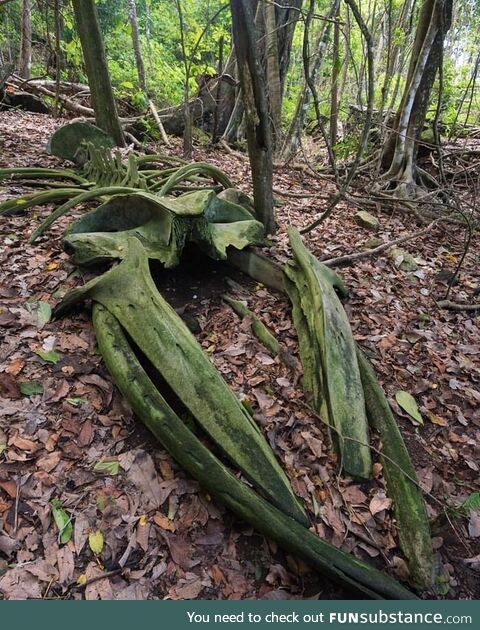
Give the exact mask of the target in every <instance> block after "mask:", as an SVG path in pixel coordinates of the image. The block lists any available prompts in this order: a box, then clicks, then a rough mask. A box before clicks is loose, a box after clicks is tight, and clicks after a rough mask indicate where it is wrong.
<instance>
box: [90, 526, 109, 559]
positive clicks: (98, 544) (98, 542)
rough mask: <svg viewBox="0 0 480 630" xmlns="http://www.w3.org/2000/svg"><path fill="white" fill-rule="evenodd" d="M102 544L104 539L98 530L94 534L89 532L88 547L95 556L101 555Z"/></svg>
mask: <svg viewBox="0 0 480 630" xmlns="http://www.w3.org/2000/svg"><path fill="white" fill-rule="evenodd" d="M104 544H105V538H104V536H103V533H102V531H101V530H100V529H97V530H95V531H94V532H90V533H89V534H88V546H89V547H90V549H91V550H92V551H93V553H94V554H95V555H96V556H98V555H100V554H101V553H102V551H103V546H104Z"/></svg>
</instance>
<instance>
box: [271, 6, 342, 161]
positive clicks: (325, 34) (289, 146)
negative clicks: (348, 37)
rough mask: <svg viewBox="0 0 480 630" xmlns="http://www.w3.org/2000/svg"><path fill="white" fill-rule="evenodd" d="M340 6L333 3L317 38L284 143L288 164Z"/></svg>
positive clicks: (294, 148) (296, 147) (296, 146)
mask: <svg viewBox="0 0 480 630" xmlns="http://www.w3.org/2000/svg"><path fill="white" fill-rule="evenodd" d="M339 5H340V0H334V1H333V3H332V5H331V8H330V12H329V14H328V18H329V19H328V21H326V22H325V24H324V26H323V28H322V29H321V30H320V31H319V33H318V36H317V38H316V41H315V45H314V49H315V57H314V59H313V63H312V64H311V65H310V77H309V80H307V78H304V82H303V86H302V90H301V92H300V95H299V97H298V101H297V106H296V108H295V114H294V115H293V118H292V121H291V123H290V126H289V128H288V131H287V133H286V135H285V139H284V142H283V147H282V160H284V161H285V162H288V160H290V159H291V158H292V157H293V156H294V155H295V153H296V152H297V149H298V147H299V145H300V137H301V134H302V131H303V125H304V122H305V116H306V113H307V111H308V107H309V104H310V98H311V95H312V94H311V91H310V88H309V87H308V83H309V82H311V83H312V84H313V85H315V83H316V81H317V76H318V73H319V72H320V69H321V67H322V64H323V62H324V60H325V51H326V49H327V46H328V42H329V39H330V33H331V29H332V21H331V20H332V19H333V18H334V17H335V15H336V13H337V11H338V7H339Z"/></svg>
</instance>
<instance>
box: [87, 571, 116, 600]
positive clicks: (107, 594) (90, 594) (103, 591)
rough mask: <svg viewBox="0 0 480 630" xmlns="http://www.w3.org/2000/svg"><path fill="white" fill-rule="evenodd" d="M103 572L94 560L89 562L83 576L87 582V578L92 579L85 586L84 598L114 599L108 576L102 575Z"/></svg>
mask: <svg viewBox="0 0 480 630" xmlns="http://www.w3.org/2000/svg"><path fill="white" fill-rule="evenodd" d="M104 575H105V572H104V571H102V569H101V568H100V567H99V566H98V564H96V563H95V562H90V564H89V565H88V566H87V569H86V571H85V577H86V578H87V582H88V581H89V580H94V579H96V578H101V579H96V581H95V582H92V583H91V584H88V585H87V586H86V587H85V599H87V600H97V599H102V600H110V599H115V598H114V595H113V589H112V585H111V584H110V580H109V579H108V577H103V576H104Z"/></svg>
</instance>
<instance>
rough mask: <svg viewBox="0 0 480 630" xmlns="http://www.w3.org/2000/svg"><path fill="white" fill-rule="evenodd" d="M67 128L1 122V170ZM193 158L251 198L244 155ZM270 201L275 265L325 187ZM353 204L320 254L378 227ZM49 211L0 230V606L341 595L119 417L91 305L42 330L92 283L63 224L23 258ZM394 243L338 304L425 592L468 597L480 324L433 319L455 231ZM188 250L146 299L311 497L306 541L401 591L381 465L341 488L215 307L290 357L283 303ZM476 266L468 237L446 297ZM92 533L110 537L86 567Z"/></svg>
mask: <svg viewBox="0 0 480 630" xmlns="http://www.w3.org/2000/svg"><path fill="white" fill-rule="evenodd" d="M62 122H64V121H56V120H54V119H53V118H50V117H49V116H46V115H40V114H27V113H22V112H18V111H16V112H8V113H1V114H0V167H5V166H35V165H38V166H53V165H55V164H60V162H59V161H58V160H56V159H55V158H52V157H51V156H49V155H48V154H47V153H46V150H45V145H46V140H47V138H48V136H49V135H50V134H51V133H52V131H53V130H54V129H55V127H56V126H57V125H59V124H61V123H62ZM194 157H195V159H201V160H206V161H210V162H212V163H214V164H216V165H217V166H219V167H220V168H222V169H223V170H225V171H226V172H227V173H228V174H229V175H230V176H231V178H232V179H233V181H234V182H235V183H236V184H237V185H238V186H239V187H240V188H242V189H243V190H245V191H247V192H248V191H249V190H250V180H249V169H248V165H247V163H245V161H243V160H241V159H239V158H237V157H235V156H233V155H230V154H227V153H225V152H223V151H222V150H219V149H215V150H214V149H208V148H205V147H200V146H199V147H196V151H195V156H194ZM2 186H3V188H0V200H3V199H6V198H8V197H10V196H12V195H14V194H21V193H23V192H24V191H25V189H23V188H21V186H19V185H18V184H16V183H15V182H4V183H3V184H2ZM275 189H276V191H277V192H276V197H277V201H278V207H277V212H278V222H279V225H280V229H279V231H278V233H277V234H276V235H275V237H274V238H273V239H272V243H271V248H270V255H273V256H274V257H275V258H276V260H277V261H278V262H281V263H283V262H285V261H286V259H287V258H288V256H289V249H288V243H287V238H286V227H287V226H288V225H295V226H297V227H301V226H304V225H306V224H308V223H310V222H311V221H312V219H313V218H314V217H316V216H317V215H318V213H320V212H321V211H322V209H323V208H324V206H325V197H326V196H327V195H328V193H329V192H331V189H332V185H331V184H330V183H329V180H328V179H318V178H316V177H313V176H312V175H310V174H308V170H303V171H301V170H294V169H289V168H285V169H282V170H281V171H278V172H276V173H275ZM279 191H280V192H279ZM284 193H286V194H287V195H288V196H284ZM299 195H308V196H299ZM358 209H359V208H358V207H355V206H353V205H351V204H347V203H342V204H340V205H339V206H338V207H337V208H336V210H335V212H334V213H333V215H332V216H331V218H329V219H328V220H327V221H326V222H325V223H324V224H322V226H321V228H319V229H317V230H314V231H313V232H311V233H310V234H309V235H308V236H307V237H306V243H307V245H308V246H309V248H310V249H311V250H312V251H313V252H314V253H315V254H316V255H317V256H318V257H319V258H320V259H324V260H325V259H328V258H333V257H337V256H341V255H344V254H351V253H355V252H357V251H362V250H363V249H364V248H365V247H366V246H367V245H368V243H367V241H368V240H369V239H371V238H372V233H371V232H369V231H367V230H366V229H365V228H362V227H360V226H359V225H357V224H356V222H355V221H354V215H355V212H357V211H358ZM84 210H85V208H78V209H76V211H75V212H74V213H73V216H76V215H79V214H80V213H81V212H82V211H84ZM50 211H51V207H42V208H33V209H31V210H29V211H27V213H26V214H24V215H20V216H9V217H1V220H0V242H1V249H0V263H1V269H0V326H1V328H0V331H1V335H2V345H1V350H0V412H1V414H0V593H1V595H0V597H1V596H3V597H4V598H5V599H26V598H53V599H58V598H64V599H83V598H87V599H98V598H100V599H147V598H153V599H249V598H250V599H305V598H312V599H329V598H335V599H341V598H347V597H349V596H350V594H349V593H347V592H345V591H342V590H341V589H339V588H338V587H336V586H334V585H332V584H331V583H329V582H328V581H327V580H325V579H324V578H322V576H321V575H318V574H315V573H312V572H311V571H310V569H309V568H308V567H307V566H306V565H305V564H304V563H303V562H302V561H299V560H298V559H296V558H294V557H292V556H290V555H288V554H285V553H284V552H283V551H282V550H280V549H279V548H278V547H277V545H276V544H275V543H273V542H271V541H267V540H265V539H264V538H263V537H262V536H260V535H258V534H256V533H255V532H254V531H253V529H252V528H251V527H249V526H248V525H246V524H245V523H242V522H240V521H239V520H238V519H237V518H236V517H235V516H233V515H232V514H231V513H229V512H228V511H226V510H225V508H223V507H222V506H221V505H219V504H217V503H216V502H215V501H213V500H212V499H211V497H210V496H208V495H207V494H205V493H204V492H202V489H201V488H200V487H199V486H198V484H197V483H196V482H195V481H192V480H191V479H189V478H188V477H186V475H185V474H184V473H183V471H182V470H181V469H179V467H178V466H177V465H176V464H175V462H174V461H173V460H172V459H171V458H170V456H169V455H168V454H167V453H166V452H165V451H164V450H163V449H162V448H161V447H159V445H158V443H156V442H155V441H154V439H153V438H152V437H150V435H149V434H148V433H147V432H146V430H144V429H143V428H142V426H141V424H140V423H139V422H137V421H136V420H135V418H134V417H132V413H131V411H130V410H129V409H128V406H127V405H126V403H125V402H124V401H123V400H122V398H121V396H120V394H119V393H118V392H117V391H116V389H115V387H114V386H113V385H112V382H111V379H110V377H109V375H108V373H107V371H106V369H105V366H104V365H103V362H102V359H101V357H100V355H99V354H98V351H97V349H96V344H95V336H94V333H93V329H92V325H91V318H90V312H89V307H88V306H85V307H82V308H79V309H78V310H77V311H75V312H74V313H72V314H71V315H70V316H68V317H65V318H63V319H60V320H55V319H51V318H50V317H49V310H48V306H46V305H45V304H44V303H46V304H48V305H50V306H52V307H53V306H54V305H55V304H56V303H57V302H58V300H59V299H60V298H61V297H62V296H63V295H64V294H65V293H66V292H67V291H68V290H69V289H71V288H73V287H75V286H79V285H81V284H83V283H84V282H85V281H86V280H88V279H89V278H90V277H92V275H93V273H92V272H86V271H84V270H79V269H77V268H75V267H74V266H73V265H72V263H71V262H70V260H69V258H68V256H67V254H66V253H64V252H63V249H62V243H61V241H62V234H63V231H64V229H65V227H66V226H67V225H68V224H69V222H71V220H72V216H67V217H65V218H64V219H63V220H61V221H59V222H58V223H57V224H54V226H53V228H52V229H51V230H50V231H49V232H47V234H46V235H45V236H44V237H42V239H41V240H39V242H38V243H37V244H35V245H29V244H28V237H29V235H30V234H31V232H32V231H33V229H34V228H35V226H37V225H38V222H39V219H40V218H41V217H43V216H45V215H46V214H47V213H48V212H50ZM375 213H376V215H377V217H378V219H379V221H380V227H379V230H378V232H377V233H376V234H375V237H377V238H379V239H381V240H382V241H384V242H386V241H389V240H392V239H395V238H398V237H399V236H402V235H404V234H408V233H414V232H415V231H418V230H419V227H418V225H417V224H416V223H415V220H414V219H413V218H412V217H411V215H406V214H401V213H400V212H399V211H396V212H395V213H392V212H389V211H386V209H385V208H383V207H381V206H380V205H378V207H377V209H376V212H375ZM404 249H405V250H406V251H407V252H409V253H410V254H412V256H413V257H414V259H415V260H414V262H415V267H416V268H415V269H414V270H412V271H406V270H404V269H403V267H404V265H403V262H404V261H403V260H402V256H401V255H400V256H399V255H397V256H396V257H393V258H392V257H390V256H388V255H383V256H380V257H377V258H368V259H366V260H363V261H359V262H356V263H355V264H352V265H351V266H348V267H345V268H343V269H341V274H342V276H343V278H344V280H345V283H346V285H347V287H348V289H349V296H348V299H347V300H346V301H345V308H346V310H347V313H348V315H349V318H350V321H351V325H352V329H353V332H354V336H355V338H356V340H357V341H358V342H359V343H360V344H361V346H362V347H363V349H364V350H365V351H366V352H367V354H368V355H369V357H370V358H371V360H372V362H373V365H374V367H375V369H376V371H377V374H378V377H379V380H380V382H381V383H382V385H383V386H384V388H385V390H386V392H387V395H388V398H389V401H390V403H391V405H392V407H393V409H394V411H395V413H396V415H397V417H398V419H399V423H400V425H401V429H402V433H403V435H404V438H405V440H406V442H407V445H408V447H409V450H410V453H411V456H412V459H413V463H414V466H415V468H416V470H417V473H418V477H419V482H420V484H421V487H422V489H423V491H424V494H425V500H426V504H427V509H428V514H429V517H430V519H431V522H432V533H433V536H434V538H433V542H434V548H435V554H436V556H435V557H436V580H435V583H436V586H435V590H434V591H432V592H429V593H424V594H422V596H423V597H426V598H443V597H446V598H453V599H457V598H480V586H479V585H480V580H479V579H478V578H479V574H480V549H479V544H478V543H479V540H480V512H476V511H471V512H470V513H467V514H462V513H461V512H459V507H460V506H461V505H462V503H463V502H464V500H465V499H466V498H467V497H468V496H470V495H471V494H472V493H475V492H479V491H480V483H479V461H480V458H479V452H480V439H479V438H480V412H479V409H480V387H479V383H480V344H479V339H480V336H479V323H480V319H479V316H478V315H476V313H475V312H472V313H468V312H453V311H447V310H440V309H439V308H438V307H437V305H436V300H437V299H439V298H441V297H442V295H443V293H444V292H445V290H446V281H445V279H444V278H445V277H446V275H445V274H446V272H448V271H452V270H454V269H455V267H456V264H457V262H458V260H459V257H460V256H461V255H462V253H463V250H464V234H463V231H462V229H460V228H457V227H454V228H452V226H446V227H444V226H440V225H439V226H437V227H435V228H434V229H433V230H432V231H431V232H430V233H429V234H428V235H426V236H425V237H424V238H419V239H417V240H414V241H411V242H409V243H407V244H406V245H405V247H404ZM196 255H197V254H196V253H195V252H192V253H191V255H190V256H191V257H190V258H187V259H186V260H185V261H184V264H183V265H181V267H180V268H178V269H176V270H173V271H161V270H159V271H158V273H157V275H156V280H157V283H158V286H159V289H160V290H161V291H162V294H163V295H164V296H165V297H166V299H168V300H169V301H170V302H171V303H172V304H173V306H174V307H175V308H176V309H177V311H178V312H179V313H180V314H181V315H182V316H183V317H184V318H185V319H186V321H187V323H188V324H189V325H190V327H191V329H192V331H193V332H194V333H195V334H196V336H197V338H198V340H199V342H200V343H201V345H202V347H203V348H204V349H205V351H206V352H207V353H208V354H209V356H210V357H211V359H212V361H213V362H214V364H215V365H216V367H217V368H218V369H219V370H220V372H221V373H222V375H223V376H224V378H225V379H226V381H227V382H228V383H229V384H230V386H231V387H232V388H233V389H234V390H235V392H236V393H237V395H238V396H239V397H240V398H241V399H242V400H244V401H245V404H248V405H249V406H250V408H251V409H252V411H253V413H254V417H255V419H256V421H257V422H258V423H259V425H260V426H261V428H262V430H263V431H264V433H265V435H266V437H267V439H268V440H269V443H270V444H271V446H272V448H273V449H274V451H275V453H276V454H277V456H278V458H279V459H280V461H281V462H282V465H283V467H284V469H285V470H286V471H287V474H288V475H289V477H290V479H291V482H292V486H293V488H294V490H295V492H296V493H297V494H298V495H299V496H300V497H302V499H303V500H304V502H305V505H306V507H307V509H308V511H309V514H310V517H311V524H312V526H311V529H312V531H314V532H316V533H317V534H318V535H319V536H321V537H322V538H324V539H326V540H328V541H330V542H331V543H333V544H334V545H337V546H338V547H341V548H342V549H344V550H345V551H347V552H350V553H352V554H354V555H356V556H358V557H360V558H362V559H365V560H367V561H369V562H371V563H372V564H373V565H375V566H377V567H378V568H381V569H382V570H386V571H388V572H390V573H391V574H393V575H395V576H396V577H398V578H399V579H402V580H404V579H408V571H407V568H406V565H405V562H404V561H403V559H402V557H401V553H400V551H399V549H398V546H397V534H396V528H395V522H394V519H393V516H392V511H391V501H390V499H389V498H388V488H387V487H386V483H385V480H384V478H383V475H382V468H381V465H380V464H376V465H375V467H374V471H375V476H374V477H373V478H372V479H371V480H370V481H368V482H367V483H364V484H357V483H354V482H353V481H352V480H351V479H349V478H347V477H344V476H340V475H338V473H337V462H336V458H335V455H334V453H333V452H332V449H331V447H330V445H329V441H328V437H327V434H326V431H325V428H324V426H322V425H321V424H320V425H319V424H318V421H317V420H316V419H315V417H314V416H313V415H312V414H311V413H310V412H309V409H308V405H307V401H306V400H305V396H304V394H303V391H302V389H301V371H300V368H299V367H298V365H297V366H296V367H287V366H286V365H284V364H283V363H282V362H281V361H280V360H279V359H278V358H272V357H271V356H270V355H269V354H268V353H267V352H266V350H265V349H264V348H263V347H262V346H261V345H259V343H258V342H257V341H256V340H255V338H254V337H253V336H252V335H251V333H250V329H249V322H248V321H244V322H241V321H240V320H239V319H238V317H237V316H236V315H235V314H234V313H233V311H232V310H231V308H230V307H229V306H228V305H227V304H226V303H225V302H224V301H223V300H222V297H221V296H222V294H224V293H229V294H230V295H232V296H234V297H236V298H240V299H243V300H246V301H247V303H248V305H249V307H250V308H251V309H252V310H253V311H254V312H255V313H256V314H258V315H259V316H260V317H261V319H262V320H263V321H264V323H265V324H266V325H267V326H269V327H270V328H271V330H272V331H273V332H274V334H275V335H276V336H277V338H278V339H279V340H280V341H281V342H282V343H283V344H284V346H285V347H286V348H287V349H288V351H289V352H290V353H291V354H293V355H294V356H295V355H296V354H297V340H296V335H295V331H294V328H293V326H292V322H291V319H290V309H289V304H288V301H287V300H286V299H285V298H284V297H283V296H281V295H278V294H274V293H272V292H271V291H268V290H267V289H265V287H263V286H261V285H256V284H255V283H253V282H252V281H251V280H249V279H247V278H246V277H244V276H243V275H242V274H240V273H239V272H236V271H234V270H232V269H230V268H228V267H226V266H225V265H224V264H223V263H212V262H206V261H201V260H200V259H198V258H195V256H196ZM479 255H480V248H479V241H478V236H476V238H475V240H474V241H473V243H472V245H471V247H470V249H469V252H468V254H467V256H466V258H465V261H464V264H463V267H462V270H461V273H460V276H459V282H458V284H457V285H456V286H455V287H454V288H453V294H452V296H451V299H455V300H456V301H459V302H474V301H475V297H474V295H475V293H476V290H477V289H478V287H479V284H480V275H479V268H480V267H479V262H480V261H479ZM477 300H478V298H477ZM477 313H478V311H477ZM398 390H405V391H407V392H410V393H411V394H412V395H414V396H415V398H416V400H417V402H418V406H419V409H420V412H421V414H422V417H423V421H424V424H423V426H419V425H415V424H414V423H413V422H412V421H411V419H410V418H409V416H408V414H406V413H405V412H403V411H402V409H400V407H399V406H398V405H397V403H396V402H395V393H396V392H397V391H398ZM54 498H58V499H59V500H60V502H61V506H62V508H63V509H64V510H65V511H66V513H68V515H70V517H71V522H72V525H73V532H72V537H71V540H70V541H69V542H68V543H67V544H61V542H60V541H59V540H58V529H57V527H56V525H55V524H54V522H53V517H52V510H51V503H50V502H51V500H52V499H54ZM98 532H101V533H102V534H101V535H100V534H98ZM95 537H96V539H97V542H98V538H99V537H100V540H101V539H102V537H103V539H104V542H103V545H102V548H101V552H100V553H98V554H97V555H95V554H94V553H93V551H92V546H93V547H95V544H94V543H95ZM92 542H93V545H92Z"/></svg>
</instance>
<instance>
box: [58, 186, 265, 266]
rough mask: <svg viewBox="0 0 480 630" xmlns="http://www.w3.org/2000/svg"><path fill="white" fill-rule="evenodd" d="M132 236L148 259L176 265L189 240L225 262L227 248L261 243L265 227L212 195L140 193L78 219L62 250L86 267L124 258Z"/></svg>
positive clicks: (102, 206)
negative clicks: (145, 252)
mask: <svg viewBox="0 0 480 630" xmlns="http://www.w3.org/2000/svg"><path fill="white" fill-rule="evenodd" d="M131 236H135V237H136V238H138V239H139V240H140V241H141V242H142V244H143V246H144V247H145V249H146V251H147V255H148V257H149V258H153V259H156V260H159V261H160V262H162V263H163V264H164V265H165V266H166V267H174V266H175V265H177V264H178V262H179V260H180V256H181V253H182V249H183V247H184V245H185V243H186V242H188V241H193V242H195V243H197V244H198V245H199V247H200V248H201V249H203V250H204V251H205V252H206V253H207V254H208V255H209V256H211V257H212V258H216V259H224V258H226V250H227V247H229V246H233V247H235V248H237V249H242V248H243V247H245V246H247V245H249V244H251V243H258V242H261V241H262V239H263V226H262V224H261V223H260V222H258V221H255V220H254V218H253V216H252V215H251V214H250V213H249V212H248V210H246V209H245V208H244V207H242V206H240V205H237V204H234V203H231V202H229V201H226V200H224V199H222V198H221V197H219V196H217V195H216V194H215V193H214V192H212V191H199V192H194V193H188V194H186V195H181V196H180V197H176V198H171V197H158V196H157V195H153V194H151V193H148V192H144V191H138V192H135V193H132V194H128V195H118V196H116V197H113V198H112V199H110V200H109V201H107V202H106V203H104V204H102V205H101V206H99V207H98V208H96V209H95V210H92V211H91V212H89V213H87V214H85V215H84V216H83V217H81V218H80V219H79V220H78V221H76V222H75V223H74V224H73V226H72V227H71V229H70V231H69V233H68V235H67V236H66V238H65V247H66V249H67V251H68V252H69V253H71V254H73V259H74V261H75V262H76V263H77V264H82V265H88V264H93V263H95V262H98V261H101V260H104V259H108V258H123V257H124V255H125V252H126V251H127V242H128V239H129V238H130V237H131Z"/></svg>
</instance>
